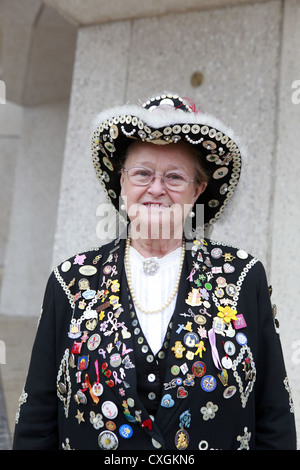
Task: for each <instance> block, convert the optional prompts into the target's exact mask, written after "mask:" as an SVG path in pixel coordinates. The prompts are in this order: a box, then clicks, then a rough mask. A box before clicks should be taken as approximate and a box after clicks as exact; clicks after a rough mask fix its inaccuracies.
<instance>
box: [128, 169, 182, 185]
mask: <svg viewBox="0 0 300 470" xmlns="http://www.w3.org/2000/svg"><path fill="white" fill-rule="evenodd" d="M127 173H128V177H129V179H130V181H131V183H132V184H135V185H136V186H146V185H147V184H150V183H151V181H152V180H153V177H154V175H155V172H154V171H153V170H151V169H150V168H143V167H132V168H129V169H128V170H127ZM161 177H162V178H163V181H164V184H165V185H166V187H167V188H168V189H171V190H172V191H184V190H185V189H186V188H187V186H188V185H189V181H190V180H189V178H188V177H187V176H185V175H182V174H180V173H177V172H173V171H172V172H169V173H166V174H165V175H162V176H161Z"/></svg>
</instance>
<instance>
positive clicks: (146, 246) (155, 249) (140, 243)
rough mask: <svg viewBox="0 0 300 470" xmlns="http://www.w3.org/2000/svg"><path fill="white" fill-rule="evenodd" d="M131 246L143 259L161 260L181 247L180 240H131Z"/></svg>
mask: <svg viewBox="0 0 300 470" xmlns="http://www.w3.org/2000/svg"><path fill="white" fill-rule="evenodd" d="M131 246H132V247H133V248H135V249H136V250H137V251H138V252H139V253H140V254H141V255H142V256H144V258H151V257H157V258H162V257H163V256H165V255H167V254H168V253H171V252H172V251H174V250H176V249H177V248H179V247H180V246H182V240H180V239H170V240H163V239H157V240H153V239H141V238H138V239H131Z"/></svg>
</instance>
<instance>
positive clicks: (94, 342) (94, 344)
mask: <svg viewBox="0 0 300 470" xmlns="http://www.w3.org/2000/svg"><path fill="white" fill-rule="evenodd" d="M100 343H101V337H100V335H98V334H97V333H95V334H93V335H92V336H91V337H90V338H89V339H88V341H87V348H88V350H89V351H95V349H97V348H98V346H99V345H100Z"/></svg>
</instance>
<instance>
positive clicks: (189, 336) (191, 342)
mask: <svg viewBox="0 0 300 470" xmlns="http://www.w3.org/2000/svg"><path fill="white" fill-rule="evenodd" d="M183 342H184V344H185V345H186V346H188V347H189V348H194V347H195V346H196V344H198V343H199V336H198V335H197V334H196V333H193V332H190V333H186V334H185V335H184V338H183Z"/></svg>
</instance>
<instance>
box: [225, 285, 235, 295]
mask: <svg viewBox="0 0 300 470" xmlns="http://www.w3.org/2000/svg"><path fill="white" fill-rule="evenodd" d="M226 292H227V294H228V295H230V297H234V296H235V295H236V294H237V292H238V290H237V287H236V285H234V284H227V286H226Z"/></svg>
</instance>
